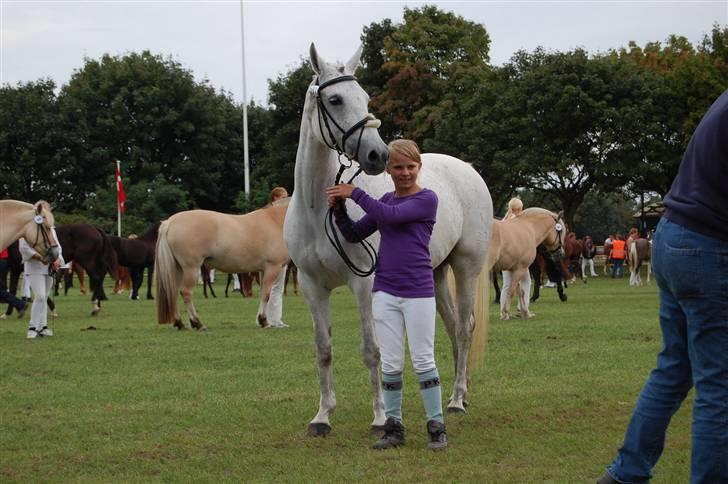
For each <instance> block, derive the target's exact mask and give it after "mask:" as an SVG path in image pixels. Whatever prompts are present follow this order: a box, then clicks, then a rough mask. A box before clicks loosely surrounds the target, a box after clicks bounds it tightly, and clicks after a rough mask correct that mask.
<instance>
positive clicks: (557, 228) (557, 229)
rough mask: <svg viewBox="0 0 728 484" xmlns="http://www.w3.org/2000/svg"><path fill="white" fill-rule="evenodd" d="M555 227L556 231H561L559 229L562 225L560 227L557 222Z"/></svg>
mask: <svg viewBox="0 0 728 484" xmlns="http://www.w3.org/2000/svg"><path fill="white" fill-rule="evenodd" d="M555 228H556V231H557V232H561V229H563V228H564V227H562V226H561V224H560V223H557V224H556V226H555Z"/></svg>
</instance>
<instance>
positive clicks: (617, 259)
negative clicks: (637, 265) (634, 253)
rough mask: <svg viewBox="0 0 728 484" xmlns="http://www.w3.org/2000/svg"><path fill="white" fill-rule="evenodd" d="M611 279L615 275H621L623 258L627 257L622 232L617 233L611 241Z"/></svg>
mask: <svg viewBox="0 0 728 484" xmlns="http://www.w3.org/2000/svg"><path fill="white" fill-rule="evenodd" d="M610 257H611V260H612V279H614V278H615V277H622V271H623V270H624V259H625V258H626V257H627V244H626V242H625V241H624V237H622V234H617V236H616V238H615V239H614V241H613V242H612V252H611V255H610Z"/></svg>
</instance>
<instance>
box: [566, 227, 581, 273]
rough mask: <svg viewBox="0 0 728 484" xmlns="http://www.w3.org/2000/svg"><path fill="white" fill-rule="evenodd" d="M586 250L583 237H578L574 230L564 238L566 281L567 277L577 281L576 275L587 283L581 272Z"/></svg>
mask: <svg viewBox="0 0 728 484" xmlns="http://www.w3.org/2000/svg"><path fill="white" fill-rule="evenodd" d="M583 252H584V242H583V241H582V240H581V239H577V238H576V234H575V233H574V232H569V233H568V234H567V235H566V239H564V265H565V266H566V269H567V270H566V271H565V272H564V282H566V280H567V279H569V280H570V281H572V282H573V281H575V280H576V276H577V275H578V276H579V278H580V279H581V280H582V281H583V282H584V283H585V284H586V279H584V274H583V273H582V272H581V254H582V253H583Z"/></svg>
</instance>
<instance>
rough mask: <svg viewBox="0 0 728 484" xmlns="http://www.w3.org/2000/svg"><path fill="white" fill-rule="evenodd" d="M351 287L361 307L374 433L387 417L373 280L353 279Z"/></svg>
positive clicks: (379, 428)
mask: <svg viewBox="0 0 728 484" xmlns="http://www.w3.org/2000/svg"><path fill="white" fill-rule="evenodd" d="M349 286H350V287H351V289H352V291H354V296H355V297H356V302H357V304H358V305H359V317H360V319H361V346H360V350H361V354H362V358H363V360H364V365H365V366H366V367H367V369H368V370H369V383H370V384H371V386H372V395H373V399H372V410H373V411H374V420H373V421H372V432H375V433H377V432H380V431H383V430H384V422H385V420H386V415H385V414H384V398H383V396H382V385H381V381H380V375H379V363H380V360H381V355H380V354H379V346H378V345H377V338H376V335H375V332H374V317H373V315H372V283H371V279H361V278H352V279H351V280H350V281H349Z"/></svg>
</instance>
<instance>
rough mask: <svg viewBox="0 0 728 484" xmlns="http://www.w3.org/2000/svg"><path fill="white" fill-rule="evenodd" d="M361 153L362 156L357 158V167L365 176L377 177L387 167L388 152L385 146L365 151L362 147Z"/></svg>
mask: <svg viewBox="0 0 728 484" xmlns="http://www.w3.org/2000/svg"><path fill="white" fill-rule="evenodd" d="M361 152H362V153H361V154H362V155H363V156H360V157H359V166H361V168H362V170H364V173H366V174H367V175H379V174H380V173H382V172H383V171H384V169H385V168H386V167H387V161H388V160H389V150H388V149H387V146H386V145H384V144H382V147H377V148H367V149H365V148H364V147H362V149H361Z"/></svg>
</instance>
